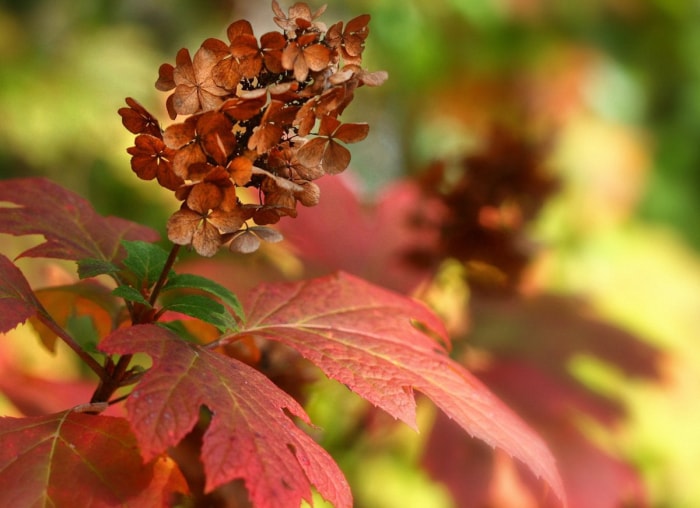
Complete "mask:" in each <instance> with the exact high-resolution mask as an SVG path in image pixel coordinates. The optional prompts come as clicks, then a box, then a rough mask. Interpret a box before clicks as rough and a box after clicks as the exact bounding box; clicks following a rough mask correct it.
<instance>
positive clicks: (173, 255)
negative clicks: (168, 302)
mask: <svg viewBox="0 0 700 508" xmlns="http://www.w3.org/2000/svg"><path fill="white" fill-rule="evenodd" d="M178 252H180V246H179V245H178V244H176V243H174V244H173V248H172V249H170V254H169V255H168V259H167V260H166V261H165V264H164V265H163V270H162V271H161V272H160V277H158V280H157V281H156V283H155V285H154V286H153V290H152V291H151V295H150V296H149V298H148V303H150V304H151V305H155V303H156V300H157V299H158V295H159V294H160V290H161V289H162V288H163V285H164V284H165V283H166V282H167V280H168V274H169V273H170V269H171V268H172V267H173V265H174V264H175V260H176V259H177V254H178Z"/></svg>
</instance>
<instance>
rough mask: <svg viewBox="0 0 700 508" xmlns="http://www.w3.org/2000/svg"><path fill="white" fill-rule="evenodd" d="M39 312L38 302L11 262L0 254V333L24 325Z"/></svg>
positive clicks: (22, 276)
mask: <svg viewBox="0 0 700 508" xmlns="http://www.w3.org/2000/svg"><path fill="white" fill-rule="evenodd" d="M38 310H39V302H38V300H37V299H36V297H35V296H34V293H33V292H32V288H31V287H30V286H29V282H27V279H25V278H24V275H22V272H20V271H19V268H17V267H16V266H15V265H14V264H13V263H12V261H10V260H9V259H7V258H6V257H5V256H3V255H2V254H0V333H5V332H8V331H10V330H12V329H13V328H14V327H15V326H17V325H19V324H21V323H24V322H25V321H26V320H27V319H28V318H30V317H32V316H34V315H35V314H36V313H37V311H38Z"/></svg>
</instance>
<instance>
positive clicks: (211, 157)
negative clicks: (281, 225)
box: [119, 0, 387, 256]
mask: <svg viewBox="0 0 700 508" xmlns="http://www.w3.org/2000/svg"><path fill="white" fill-rule="evenodd" d="M272 10H273V12H274V21H275V23H276V24H277V25H278V26H279V27H280V28H281V29H282V32H269V33H266V34H264V35H262V36H261V37H260V39H259V40H258V39H256V37H255V36H254V34H253V29H252V27H251V25H250V23H249V22H248V21H246V20H240V21H236V22H234V23H232V24H231V25H230V26H229V27H228V29H227V36H228V43H225V42H223V41H221V40H218V39H213V38H212V39H207V40H205V41H204V42H203V43H202V45H201V46H200V47H199V49H197V51H196V52H195V54H194V57H192V56H191V55H190V52H189V51H188V50H187V49H184V48H183V49H181V50H180V51H179V52H178V54H177V57H176V59H175V66H173V65H170V64H167V63H166V64H163V65H162V66H161V67H160V70H159V77H158V80H157V82H156V88H157V89H159V90H161V91H170V90H173V92H172V94H171V95H170V96H169V97H168V99H167V102H166V106H167V110H168V113H169V115H170V118H171V119H172V120H175V119H176V118H177V116H178V115H186V116H187V118H186V119H185V120H184V121H182V122H179V123H173V124H172V125H170V126H168V127H167V128H166V129H164V130H163V129H162V128H161V126H160V124H159V122H158V120H156V119H155V118H154V117H153V115H151V114H150V113H149V112H148V111H146V110H145V109H144V108H143V107H142V106H141V105H140V104H139V103H138V102H136V101H135V100H134V99H132V98H127V99H126V102H127V105H128V106H129V107H128V108H121V109H120V110H119V114H120V115H121V116H122V121H123V123H124V125H125V127H126V128H127V129H129V131H131V132H132V133H134V134H136V135H137V136H136V139H135V143H134V146H132V147H130V148H129V149H128V150H127V151H128V152H129V154H131V155H132V159H131V167H132V169H133V170H134V172H135V173H136V174H137V175H138V176H139V177H140V178H142V179H144V180H151V179H154V178H155V179H157V181H158V183H159V184H160V185H161V186H163V187H165V188H167V189H170V190H173V191H174V192H175V196H176V197H177V198H178V199H180V200H182V201H183V203H182V206H181V207H180V209H179V210H178V211H177V212H175V213H174V214H173V215H172V216H171V217H170V219H169V221H168V224H167V231H168V238H169V239H170V240H171V241H172V242H174V243H176V244H178V245H191V246H192V247H193V248H194V249H195V250H196V251H197V252H198V253H199V254H201V255H203V256H212V255H214V254H215V253H216V252H217V251H218V250H219V248H220V247H222V246H224V245H228V246H229V248H230V249H231V250H233V251H239V252H251V251H253V250H255V249H256V248H257V247H258V245H259V244H260V239H263V240H270V241H275V240H277V239H279V238H281V237H280V236H279V233H277V232H276V231H275V230H273V229H270V228H266V227H264V225H266V224H273V223H275V222H277V221H279V219H280V217H283V216H290V217H294V216H295V215H296V204H297V202H300V203H301V204H302V205H304V206H313V205H316V204H317V203H318V201H319V188H318V186H317V185H316V184H315V183H313V181H314V180H316V179H318V178H320V177H321V176H323V175H325V174H331V175H332V174H337V173H340V172H341V171H343V170H344V169H345V168H346V167H347V166H348V164H349V162H350V152H349V151H348V149H347V148H346V147H345V146H343V145H342V143H354V142H357V141H361V140H362V139H364V138H365V137H366V136H367V132H368V131H369V126H368V125H367V124H365V123H345V124H344V123H341V122H340V120H338V117H339V116H340V114H341V113H342V112H343V111H344V110H345V108H346V107H347V106H348V104H349V103H350V102H351V101H352V99H353V95H354V91H355V89H356V88H358V87H360V86H363V85H368V86H377V85H380V84H381V83H383V82H384V80H385V79H386V77H387V75H386V73H385V72H383V71H379V72H374V73H370V72H367V71H365V70H364V69H363V68H362V66H361V64H362V53H363V50H364V43H365V39H366V38H367V35H368V34H369V28H368V23H369V19H370V17H369V15H366V14H365V15H361V16H358V17H356V18H354V19H352V20H351V21H349V22H348V23H347V24H345V25H343V22H342V21H341V22H338V23H336V24H334V25H332V26H331V27H330V28H328V29H326V27H325V25H323V24H322V23H320V22H319V21H317V18H318V17H319V16H320V15H321V14H322V13H323V11H324V10H325V7H323V8H321V9H319V10H318V11H316V12H313V13H312V12H311V10H310V8H309V7H308V5H306V4H304V3H296V4H294V5H293V6H292V7H291V8H290V9H289V13H288V14H287V15H285V13H284V11H282V9H281V8H280V6H279V5H278V3H277V2H276V1H275V0H273V2H272ZM242 187H254V188H256V189H258V196H259V202H258V203H243V202H241V200H240V199H239V198H240V196H239V195H238V193H237V189H239V188H242ZM251 222H252V223H254V224H256V225H257V226H250V227H249V224H250V223H251Z"/></svg>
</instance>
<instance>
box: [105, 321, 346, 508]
mask: <svg viewBox="0 0 700 508" xmlns="http://www.w3.org/2000/svg"><path fill="white" fill-rule="evenodd" d="M100 347H101V349H103V350H104V351H106V352H109V353H119V354H133V353H137V352H144V353H147V354H148V355H150V356H151V358H152V359H153V367H152V368H151V369H150V370H149V371H148V372H147V373H146V374H145V375H144V377H143V378H142V379H141V382H140V383H139V384H138V385H137V386H136V388H135V389H134V391H133V392H132V393H131V396H130V397H129V399H128V401H127V403H126V408H127V411H128V414H129V416H128V419H129V421H130V423H131V426H132V429H133V430H134V433H135V434H136V439H137V440H138V442H139V445H140V448H141V451H142V454H143V456H144V458H145V459H146V460H150V459H151V458H153V457H155V456H157V455H158V454H160V453H162V452H163V451H165V450H166V449H167V448H168V447H170V446H174V445H176V444H177V443H178V442H179V441H180V440H181V439H182V438H183V437H184V436H185V435H186V434H187V433H188V432H189V431H190V430H191V429H192V428H193V427H194V425H195V424H196V422H197V420H198V418H199V411H200V407H201V406H202V405H204V406H206V407H208V408H209V409H210V410H211V411H212V413H213V416H212V421H211V424H210V425H209V428H208V429H207V430H206V432H205V434H204V441H203V447H202V457H201V459H202V462H203V464H204V470H205V473H206V484H205V491H207V492H209V491H211V490H213V489H214V488H216V487H218V486H220V485H222V484H224V483H226V482H229V481H231V480H234V479H237V478H242V479H243V481H244V483H245V485H246V488H247V489H248V492H249V495H250V498H251V501H252V502H253V505H254V506H256V507H260V508H272V507H275V508H298V506H299V505H300V503H301V500H302V499H305V500H307V501H308V502H311V485H314V486H315V487H316V488H317V490H318V491H319V493H320V494H321V495H322V496H323V497H324V498H326V499H327V500H328V501H330V502H332V503H334V504H335V506H337V507H338V508H343V507H349V506H351V505H352V496H351V494H350V490H349V487H348V485H347V483H346V481H345V478H344V477H343V474H342V473H341V471H340V469H339V468H338V466H337V465H336V464H335V462H334V461H333V459H332V458H331V457H330V456H329V455H328V453H327V452H326V451H325V450H323V449H322V448H321V447H320V446H318V444H317V443H315V442H314V441H313V440H312V439H311V438H310V437H309V436H308V435H307V434H305V433H304V432H303V431H302V430H301V429H300V428H299V427H297V426H296V425H295V424H294V422H293V421H292V420H291V419H290V418H289V417H288V416H287V414H286V413H285V412H286V411H288V412H289V414H291V415H293V416H296V417H298V418H300V419H301V420H302V421H304V422H306V423H310V422H309V418H308V416H307V415H306V413H305V412H304V410H303V409H302V407H301V406H300V405H299V404H298V403H297V402H296V401H295V400H294V399H293V398H292V397H291V396H289V395H288V394H286V393H285V392H283V391H282V390H280V389H279V388H278V387H277V386H275V385H274V384H273V383H272V381H270V380H269V379H268V378H267V377H265V376H264V375H263V374H261V373H260V372H258V371H257V370H255V369H253V368H252V367H249V366H248V365H246V364H244V363H242V362H240V361H238V360H235V359H233V358H229V357H226V356H224V355H221V354H218V353H215V352H212V351H209V350H207V349H204V348H202V347H201V346H198V345H194V344H190V343H186V342H184V341H183V340H181V339H180V338H179V337H178V336H177V335H175V334H174V333H173V332H171V331H169V330H167V329H164V328H161V327H158V326H155V325H137V326H133V327H130V328H125V329H120V330H117V331H115V332H114V333H113V334H112V335H110V336H109V337H108V338H107V339H105V340H104V341H103V342H102V343H101V344H100Z"/></svg>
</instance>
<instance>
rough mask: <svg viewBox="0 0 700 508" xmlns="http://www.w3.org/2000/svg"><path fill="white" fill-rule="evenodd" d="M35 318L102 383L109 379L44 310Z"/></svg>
mask: <svg viewBox="0 0 700 508" xmlns="http://www.w3.org/2000/svg"><path fill="white" fill-rule="evenodd" d="M37 317H38V319H39V321H41V322H42V323H43V324H44V325H45V326H47V327H48V328H49V329H50V330H51V331H52V332H53V333H55V334H56V336H57V337H58V338H59V339H61V340H62V341H63V342H65V343H66V345H68V347H69V348H71V349H72V350H73V351H75V354H77V355H78V356H79V357H80V359H81V360H83V361H84V362H85V363H86V364H87V366H88V367H90V369H92V370H93V371H94V372H95V374H97V375H98V376H99V378H100V379H101V380H102V382H104V381H106V380H107V379H109V373H108V372H107V371H106V370H105V368H104V367H103V366H102V365H100V363H99V362H98V361H97V360H95V359H94V358H93V357H92V356H90V354H89V353H88V352H87V351H85V350H84V349H83V348H82V347H81V346H80V344H78V343H77V342H76V341H75V339H74V338H73V337H71V336H70V335H69V334H68V333H67V332H66V331H65V330H64V329H63V328H62V327H61V326H59V324H58V323H56V321H54V320H53V318H52V317H51V315H50V314H49V313H48V312H46V310H45V309H43V308H42V309H40V311H39V312H38V313H37Z"/></svg>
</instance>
